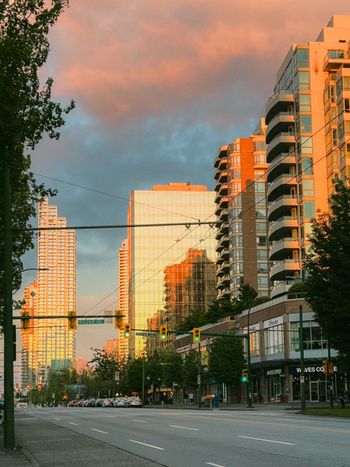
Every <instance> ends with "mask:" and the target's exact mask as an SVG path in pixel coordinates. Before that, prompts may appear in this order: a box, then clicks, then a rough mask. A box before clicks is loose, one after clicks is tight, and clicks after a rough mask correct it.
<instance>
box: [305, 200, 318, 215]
mask: <svg viewBox="0 0 350 467" xmlns="http://www.w3.org/2000/svg"><path fill="white" fill-rule="evenodd" d="M304 217H305V218H307V219H311V218H313V217H315V202H314V201H304Z"/></svg>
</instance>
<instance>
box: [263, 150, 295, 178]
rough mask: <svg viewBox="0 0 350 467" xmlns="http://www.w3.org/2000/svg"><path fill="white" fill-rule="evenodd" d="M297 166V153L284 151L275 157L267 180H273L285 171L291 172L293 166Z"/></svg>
mask: <svg viewBox="0 0 350 467" xmlns="http://www.w3.org/2000/svg"><path fill="white" fill-rule="evenodd" d="M295 166H296V159H295V155H294V154H289V153H288V152H283V153H282V154H280V155H279V156H277V157H275V158H274V160H273V161H272V162H271V164H270V166H269V169H268V172H267V181H268V182H272V181H273V180H274V179H275V178H276V177H279V176H280V175H282V174H283V173H289V172H290V169H291V167H295Z"/></svg>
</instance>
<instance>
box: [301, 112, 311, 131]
mask: <svg viewBox="0 0 350 467" xmlns="http://www.w3.org/2000/svg"><path fill="white" fill-rule="evenodd" d="M300 132H301V133H312V119H311V115H301V116H300Z"/></svg>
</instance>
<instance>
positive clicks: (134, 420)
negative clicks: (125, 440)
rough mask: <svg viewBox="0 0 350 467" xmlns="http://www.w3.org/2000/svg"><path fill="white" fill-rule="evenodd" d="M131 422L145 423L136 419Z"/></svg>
mask: <svg viewBox="0 0 350 467" xmlns="http://www.w3.org/2000/svg"><path fill="white" fill-rule="evenodd" d="M132 421H133V422H139V423H146V422H145V420H138V419H137V418H133V419H132Z"/></svg>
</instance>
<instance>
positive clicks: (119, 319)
mask: <svg viewBox="0 0 350 467" xmlns="http://www.w3.org/2000/svg"><path fill="white" fill-rule="evenodd" d="M123 318H124V317H123V316H120V312H119V311H115V312H114V327H115V329H123Z"/></svg>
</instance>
